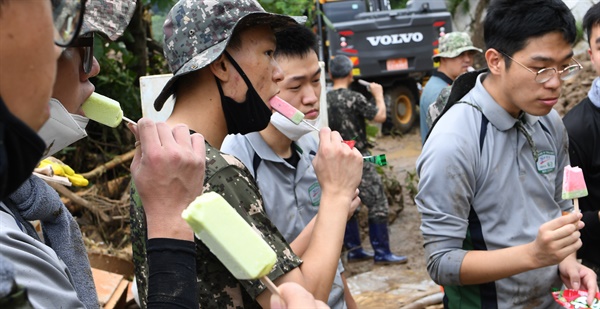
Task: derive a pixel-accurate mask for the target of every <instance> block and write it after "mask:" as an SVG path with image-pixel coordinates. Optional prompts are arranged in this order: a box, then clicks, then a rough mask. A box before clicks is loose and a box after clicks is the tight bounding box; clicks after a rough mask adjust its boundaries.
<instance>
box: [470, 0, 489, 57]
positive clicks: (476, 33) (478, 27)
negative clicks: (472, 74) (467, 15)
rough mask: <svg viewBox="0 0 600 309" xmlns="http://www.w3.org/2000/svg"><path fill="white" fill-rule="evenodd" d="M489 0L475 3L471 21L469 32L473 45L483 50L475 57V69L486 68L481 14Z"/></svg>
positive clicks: (480, 0)
mask: <svg viewBox="0 0 600 309" xmlns="http://www.w3.org/2000/svg"><path fill="white" fill-rule="evenodd" d="M489 4H490V0H479V1H478V2H477V7H475V15H474V16H473V19H472V20H471V26H470V28H471V31H472V37H471V39H472V40H473V45H475V46H477V47H479V48H481V49H483V53H478V54H476V55H475V58H474V64H475V68H477V69H481V68H484V67H486V66H487V64H486V62H485V56H484V53H485V41H484V40H483V13H484V12H485V9H486V8H487V7H488V6H489Z"/></svg>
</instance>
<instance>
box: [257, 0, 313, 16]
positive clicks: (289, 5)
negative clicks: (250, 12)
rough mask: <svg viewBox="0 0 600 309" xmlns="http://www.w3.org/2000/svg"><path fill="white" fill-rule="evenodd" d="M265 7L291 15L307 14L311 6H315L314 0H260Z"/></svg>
mask: <svg viewBox="0 0 600 309" xmlns="http://www.w3.org/2000/svg"><path fill="white" fill-rule="evenodd" d="M258 2H260V4H261V5H262V6H263V8H264V9H265V10H266V11H268V12H272V13H279V14H284V15H290V16H300V15H304V16H306V15H307V13H308V12H309V11H312V10H309V9H310V8H312V7H314V5H315V1H314V0H293V1H281V0H259V1H258Z"/></svg>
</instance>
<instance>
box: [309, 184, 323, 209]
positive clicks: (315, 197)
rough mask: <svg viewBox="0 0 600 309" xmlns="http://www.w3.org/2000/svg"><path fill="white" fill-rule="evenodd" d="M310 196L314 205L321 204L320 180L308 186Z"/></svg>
mask: <svg viewBox="0 0 600 309" xmlns="http://www.w3.org/2000/svg"><path fill="white" fill-rule="evenodd" d="M308 196H309V197H310V202H311V204H312V205H313V206H315V207H316V206H319V204H321V185H319V183H318V182H315V183H313V184H312V185H311V186H310V187H308Z"/></svg>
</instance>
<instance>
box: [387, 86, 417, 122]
mask: <svg viewBox="0 0 600 309" xmlns="http://www.w3.org/2000/svg"><path fill="white" fill-rule="evenodd" d="M388 94H389V96H390V98H391V105H392V106H391V108H392V112H391V118H392V119H391V120H392V123H393V124H394V128H395V129H396V130H397V131H399V132H401V133H406V132H408V131H410V129H411V128H412V126H413V124H414V123H415V121H416V120H417V119H418V118H419V115H418V114H417V103H416V101H415V97H414V95H413V93H412V92H411V91H410V89H409V88H408V87H406V86H403V85H400V86H394V88H391V89H390V90H388Z"/></svg>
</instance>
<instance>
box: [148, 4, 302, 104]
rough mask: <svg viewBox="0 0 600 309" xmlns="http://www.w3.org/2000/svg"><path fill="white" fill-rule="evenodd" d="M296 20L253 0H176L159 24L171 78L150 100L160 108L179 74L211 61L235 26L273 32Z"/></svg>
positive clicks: (296, 20) (203, 65)
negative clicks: (267, 8)
mask: <svg viewBox="0 0 600 309" xmlns="http://www.w3.org/2000/svg"><path fill="white" fill-rule="evenodd" d="M304 20H306V19H305V18H304ZM297 22H303V20H302V18H292V17H290V16H285V15H279V14H273V13H268V12H266V11H265V10H264V9H263V8H262V6H260V4H259V3H258V2H257V1H256V0H219V1H217V0H179V1H178V2H177V3H176V4H175V6H173V8H172V9H171V11H169V14H168V15H167V18H166V20H165V24H164V26H163V30H164V52H165V58H166V59H167V62H168V63H169V68H170V69H171V72H173V77H172V78H171V79H170V80H169V81H168V82H167V84H166V85H165V87H164V88H163V90H162V92H161V93H160V94H159V95H158V97H157V98H156V100H155V101H154V108H155V109H156V110H157V111H160V110H161V109H162V107H163V105H164V103H165V101H166V100H167V99H168V98H169V96H170V95H171V94H172V93H173V85H174V84H175V81H176V80H177V79H178V78H179V77H180V76H182V75H185V74H188V73H191V72H194V71H197V70H200V69H202V68H204V67H205V66H207V65H209V64H210V63H212V62H213V61H215V60H216V59H217V58H218V57H219V56H220V55H221V54H222V53H223V51H224V50H225V47H227V44H228V43H229V39H230V38H231V35H232V34H233V32H234V30H235V29H236V27H238V26H240V25H242V26H243V27H244V28H245V27H249V26H254V25H269V26H271V28H272V29H273V30H274V31H277V30H278V29H280V28H283V27H286V26H289V25H292V24H296V23H297Z"/></svg>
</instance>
